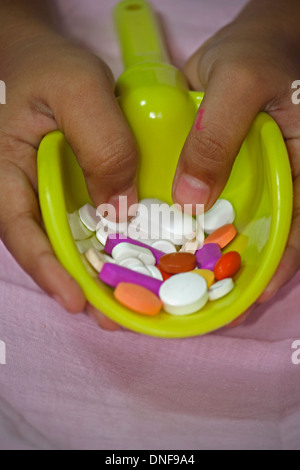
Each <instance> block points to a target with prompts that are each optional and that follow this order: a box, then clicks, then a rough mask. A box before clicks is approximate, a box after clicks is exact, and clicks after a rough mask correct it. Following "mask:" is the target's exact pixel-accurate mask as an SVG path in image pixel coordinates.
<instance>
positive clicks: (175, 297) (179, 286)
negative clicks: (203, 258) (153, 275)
mask: <svg viewBox="0 0 300 470" xmlns="http://www.w3.org/2000/svg"><path fill="white" fill-rule="evenodd" d="M159 297H160V299H161V301H162V302H163V305H164V309H165V311H166V312H168V313H171V314H172V315H188V314H190V313H195V312H196V311H197V310H200V309H201V308H202V307H204V305H205V304H206V302H207V300H208V294H207V283H206V281H205V279H204V278H203V277H201V276H199V275H198V274H195V273H180V274H175V275H174V276H172V277H170V278H169V279H167V280H166V281H165V282H164V283H163V284H162V286H161V287H160V289H159Z"/></svg>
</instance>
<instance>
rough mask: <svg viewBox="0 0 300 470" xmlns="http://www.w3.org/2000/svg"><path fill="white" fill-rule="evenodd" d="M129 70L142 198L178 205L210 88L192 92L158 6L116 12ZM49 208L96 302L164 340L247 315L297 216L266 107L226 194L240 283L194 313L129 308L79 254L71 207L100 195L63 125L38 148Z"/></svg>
mask: <svg viewBox="0 0 300 470" xmlns="http://www.w3.org/2000/svg"><path fill="white" fill-rule="evenodd" d="M115 20H116V26H117V31H118V34H119V38H120V44H121V48H122V54H123V59H124V63H125V71H124V73H123V74H122V75H121V77H120V78H119V80H118V83H117V95H118V100H119V103H120V106H121V108H122V110H123V112H124V115H125V117H126V119H127V120H128V122H129V124H130V126H131V128H132V131H133V133H134V135H135V138H136V141H137V146H138V149H139V155H140V159H139V168H138V188H139V197H140V198H145V197H150V198H153V197H154V198H155V197H156V198H160V199H162V200H164V201H166V202H168V203H172V198H171V188H172V181H173V176H174V173H175V169H176V164H177V161H178V158H179V155H180V152H181V149H182V147H183V144H184V141H185V139H186V137H187V135H188V132H189V130H190V128H191V126H192V123H193V121H194V119H195V115H196V112H197V109H198V106H199V105H200V103H201V99H202V94H201V93H195V92H190V91H189V90H188V86H187V84H186V81H185V79H184V77H183V75H182V74H181V72H180V71H179V70H177V69H176V68H175V67H173V66H172V65H171V64H169V63H168V59H167V54H166V51H165V48H164V44H163V41H162V39H161V37H160V35H159V31H158V28H157V24H156V20H155V17H154V15H153V12H152V10H151V8H150V7H149V5H148V4H147V3H146V2H144V1H134V0H125V1H123V2H121V3H119V4H118V5H117V7H116V9H115ZM38 177H39V195H40V205H41V210H42V214H43V218H44V222H45V226H46V229H47V233H48V236H49V239H50V241H51V243H52V246H53V248H54V250H55V253H56V255H57V257H58V259H59V260H60V262H61V263H62V265H63V266H64V267H65V268H66V269H67V270H68V272H69V273H70V274H71V275H72V276H73V277H74V279H76V281H77V282H78V283H79V284H80V285H81V287H82V289H83V291H84V293H85V295H86V298H87V300H88V301H89V302H90V303H91V304H92V305H94V306H95V307H96V308H98V309H99V310H101V311H102V312H103V313H105V314H106V315H107V316H108V317H109V318H111V319H113V320H115V321H116V322H118V323H120V324H121V325H123V326H124V327H126V328H129V329H131V330H134V331H136V332H140V333H144V334H147V335H153V336H160V337H169V338H172V337H188V336H196V335H202V334H205V333H208V332H211V331H213V330H216V329H218V328H220V327H222V326H224V325H226V324H228V323H230V322H231V321H233V320H234V319H235V318H236V317H238V316H239V315H241V314H242V313H243V312H244V311H245V310H246V309H247V308H248V307H249V306H250V305H251V304H253V302H255V300H256V299H257V298H258V297H259V295H260V294H261V293H262V292H263V290H264V289H265V287H266V286H267V284H268V283H269V281H270V279H271V277H272V276H273V274H274V272H275V270H276V268H277V266H278V263H279V261H280V259H281V256H282V254H283V251H284V248H285V245H286V241H287V237H288V233H289V229H290V222H291V214H292V179H291V170H290V165H289V159H288V155H287V150H286V147H285V144H284V140H283V138H282V135H281V133H280V130H279V128H278V127H277V125H276V123H275V122H274V121H273V120H272V119H271V118H270V117H269V116H268V115H267V114H264V113H261V114H259V115H258V116H257V118H256V119H255V121H254V123H253V125H252V127H251V130H250V132H249V134H248V136H247V138H246V139H245V142H244V143H243V145H242V148H241V150H240V152H239V155H238V156H237V159H236V162H235V164H234V167H233V170H232V173H231V176H230V179H229V181H228V184H227V186H226V188H225V189H224V192H223V193H222V197H224V198H227V199H228V200H230V201H231V202H232V204H233V205H234V208H235V211H236V214H237V216H236V221H235V225H236V227H237V230H238V232H239V234H238V236H237V238H236V239H235V240H234V241H233V242H232V243H231V244H230V245H229V247H228V248H227V250H229V249H230V250H231V249H236V250H237V251H239V252H240V253H241V255H242V268H241V270H240V272H239V273H238V274H237V276H236V277H235V283H236V287H235V289H234V290H233V291H232V292H231V293H230V294H229V295H227V296H226V297H224V298H222V299H220V300H217V301H214V302H209V303H208V304H207V305H206V306H205V307H204V308H203V309H202V310H201V311H199V312H196V313H194V314H192V315H187V316H182V317H180V316H172V315H169V314H167V313H165V312H161V313H160V314H159V315H158V316H157V317H145V316H142V315H139V314H137V313H134V312H132V311H130V310H128V309H126V308H125V307H123V306H122V305H120V304H119V303H118V302H117V301H116V300H114V297H113V291H112V289H111V288H110V287H107V286H106V285H104V284H102V283H101V282H100V281H99V280H98V279H97V278H95V277H94V276H92V275H91V272H92V271H91V270H90V269H89V267H88V265H87V263H86V262H85V260H84V257H83V256H82V255H80V254H79V252H78V251H77V249H76V245H75V242H74V241H73V238H72V235H71V231H70V228H69V224H68V219H67V213H70V212H73V211H75V210H77V209H79V208H80V207H81V206H82V205H84V204H85V203H87V202H91V201H90V198H89V195H88V192H87V188H86V184H85V180H84V177H83V174H82V171H81V169H80V167H79V165H78V164H77V161H76V158H75V156H74V154H73V152H72V150H71V148H70V146H69V145H68V143H67V142H66V140H65V138H64V136H63V134H62V133H61V132H59V131H55V132H52V133H50V134H48V135H47V136H46V137H45V138H44V139H43V141H42V142H41V145H40V148H39V151H38Z"/></svg>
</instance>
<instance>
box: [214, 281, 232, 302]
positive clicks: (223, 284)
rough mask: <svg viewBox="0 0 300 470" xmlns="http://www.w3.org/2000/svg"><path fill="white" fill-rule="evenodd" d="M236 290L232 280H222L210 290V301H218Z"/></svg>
mask: <svg viewBox="0 0 300 470" xmlns="http://www.w3.org/2000/svg"><path fill="white" fill-rule="evenodd" d="M233 288H234V282H233V280H232V279H231V278H226V279H222V281H218V282H216V283H215V284H213V285H212V286H211V288H210V289H209V290H208V298H209V300H218V299H221V298H222V297H224V296H225V295H227V294H229V292H231V291H232V289H233Z"/></svg>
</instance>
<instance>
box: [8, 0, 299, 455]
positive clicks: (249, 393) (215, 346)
mask: <svg viewBox="0 0 300 470" xmlns="http://www.w3.org/2000/svg"><path fill="white" fill-rule="evenodd" d="M56 3H57V5H58V8H59V11H60V12H61V17H62V18H64V24H65V28H66V30H68V31H69V32H70V34H71V35H72V36H74V37H76V38H78V39H79V40H80V41H83V42H84V43H85V44H86V45H87V46H88V47H90V48H91V49H92V50H93V51H95V52H96V53H97V54H99V55H101V56H102V57H103V58H104V59H105V60H106V61H107V62H108V63H109V65H110V66H111V67H112V69H113V71H114V73H115V75H116V76H118V74H119V73H120V72H121V71H122V64H121V61H120V54H119V47H118V44H117V41H116V37H115V33H114V30H113V25H112V22H111V8H112V6H113V5H114V4H115V3H116V1H107V0H105V1H104V0H94V1H93V0H85V1H84V2H83V1H79V0H57V2H56ZM151 3H152V4H153V6H154V7H155V9H156V10H157V11H158V12H159V13H160V15H161V17H162V20H163V25H164V28H165V32H166V36H167V39H168V44H169V47H170V49H171V53H172V57H173V61H174V63H175V65H182V63H183V62H184V60H185V59H186V58H187V57H188V56H189V55H190V54H191V53H192V52H193V51H194V50H195V49H196V48H197V47H198V46H199V45H200V44H201V43H202V42H203V41H204V40H205V39H206V38H208V37H209V36H210V35H211V34H212V33H213V32H215V31H216V30H217V29H218V28H220V27H221V26H222V25H223V24H225V23H227V22H228V21H230V20H231V19H232V18H233V16H234V15H235V14H236V13H237V11H238V10H239V9H240V7H241V6H242V5H243V4H245V3H246V1H245V0H243V1H242V0H240V1H239V0H226V1H221V0H209V1H208V0H202V1H201V0H194V1H193V0H184V1H183V0H164V1H163V2H162V1H161V0H152V2H151ZM20 236H22V235H21V234H20ZM299 281H300V275H299V274H298V275H297V276H296V277H295V278H294V279H293V280H292V282H291V283H290V284H289V285H288V286H286V287H285V288H283V289H282V291H281V292H280V293H279V294H278V295H277V296H276V298H275V299H274V300H273V301H272V302H270V303H269V304H268V305H266V306H262V307H260V308H258V309H257V310H256V311H254V312H253V314H252V315H251V317H250V318H249V319H248V320H247V321H246V323H244V324H243V325H242V326H240V327H238V328H236V329H234V330H220V331H217V332H215V333H213V334H210V335H207V336H205V337H196V338H191V339H179V340H164V339H157V338H151V337H146V336H143V335H138V334H135V333H132V332H129V331H120V332H116V333H109V332H105V331H102V330H100V329H99V328H97V327H96V326H95V325H94V323H93V322H92V321H91V320H90V319H89V318H88V317H87V316H86V315H84V314H79V315H77V316H72V315H68V314H67V313H66V312H64V311H63V310H62V309H61V308H60V307H59V305H57V304H56V303H55V302H54V301H53V300H51V299H50V298H48V297H47V296H46V295H45V294H44V293H43V292H42V291H41V290H40V289H39V288H38V287H37V286H36V285H35V284H34V283H33V281H32V280H31V279H30V278H29V277H28V276H27V275H26V274H24V272H23V271H22V270H21V269H20V267H19V266H18V265H17V264H16V262H15V261H14V260H13V259H12V257H11V255H10V254H9V253H8V252H7V251H6V249H5V248H4V246H3V245H2V244H1V243H0V312H1V313H0V340H2V341H5V343H6V347H7V364H6V365H0V449H1V450H3V449H106V450H109V449H119V450H120V449H299V448H300V365H299V366H296V365H293V364H292V361H291V356H292V352H293V350H292V349H291V345H292V342H293V341H294V340H296V339H300V316H299V294H300V286H299Z"/></svg>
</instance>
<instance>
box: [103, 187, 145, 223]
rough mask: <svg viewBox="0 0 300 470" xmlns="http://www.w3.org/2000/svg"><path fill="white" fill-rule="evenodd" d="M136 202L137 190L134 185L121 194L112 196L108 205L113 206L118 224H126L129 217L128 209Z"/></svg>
mask: <svg viewBox="0 0 300 470" xmlns="http://www.w3.org/2000/svg"><path fill="white" fill-rule="evenodd" d="M137 202H138V195H137V188H136V186H135V185H133V186H131V187H130V188H128V189H127V190H126V191H123V192H122V193H121V194H118V195H116V196H112V197H111V198H110V199H109V201H108V203H109V204H111V205H112V206H114V208H115V210H116V217H117V221H118V222H126V221H127V220H128V216H129V209H130V207H131V206H133V205H134V204H137Z"/></svg>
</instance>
